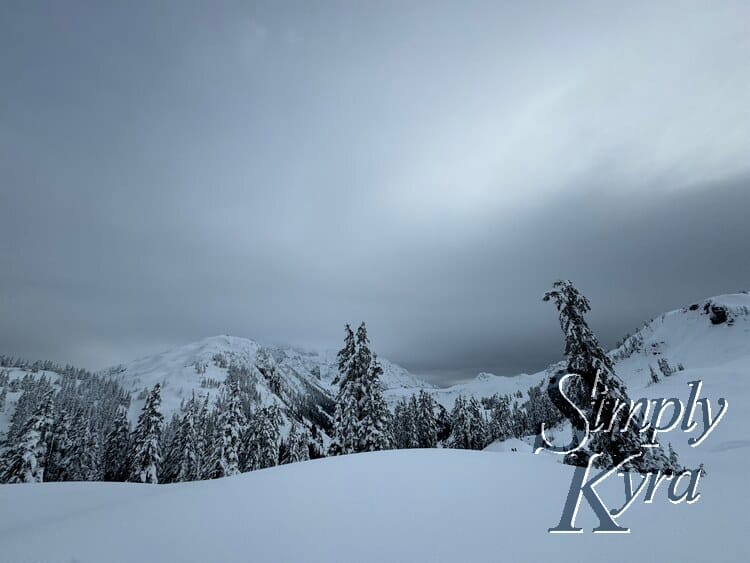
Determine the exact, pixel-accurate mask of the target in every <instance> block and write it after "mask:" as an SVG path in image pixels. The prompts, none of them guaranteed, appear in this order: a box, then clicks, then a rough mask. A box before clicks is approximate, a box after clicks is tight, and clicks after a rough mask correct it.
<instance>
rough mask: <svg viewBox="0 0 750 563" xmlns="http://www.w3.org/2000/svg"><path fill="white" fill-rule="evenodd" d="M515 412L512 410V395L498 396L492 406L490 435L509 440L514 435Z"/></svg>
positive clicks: (493, 437)
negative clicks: (513, 417)
mask: <svg viewBox="0 0 750 563" xmlns="http://www.w3.org/2000/svg"><path fill="white" fill-rule="evenodd" d="M512 416H513V414H512V413H511V410H510V397H508V396H507V395H503V396H502V397H498V399H497V401H495V404H494V406H493V408H492V421H491V422H490V436H491V438H492V440H507V439H509V438H512V437H513V419H512Z"/></svg>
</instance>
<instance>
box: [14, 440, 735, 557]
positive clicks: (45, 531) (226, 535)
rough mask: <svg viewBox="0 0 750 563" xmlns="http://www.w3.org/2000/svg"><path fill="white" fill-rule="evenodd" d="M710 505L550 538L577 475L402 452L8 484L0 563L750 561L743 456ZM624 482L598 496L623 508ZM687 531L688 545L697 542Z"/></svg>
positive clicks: (525, 458) (724, 465) (660, 502)
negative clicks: (155, 475)
mask: <svg viewBox="0 0 750 563" xmlns="http://www.w3.org/2000/svg"><path fill="white" fill-rule="evenodd" d="M712 460H713V462H712V463H711V467H712V469H711V473H710V475H709V476H707V477H706V478H705V480H704V481H702V482H701V492H702V497H701V499H700V500H699V501H698V502H697V503H696V504H693V505H687V504H684V503H683V504H679V505H673V504H670V503H669V502H668V501H667V500H666V493H665V492H662V493H661V494H658V495H657V498H656V500H655V501H654V503H653V504H650V505H648V504H643V503H642V502H639V503H637V504H635V505H634V506H633V508H632V509H631V510H629V511H628V512H627V514H626V515H625V516H623V518H622V519H621V522H622V523H623V524H625V525H628V526H630V527H631V529H632V531H631V533H630V534H628V535H593V534H591V528H592V527H593V526H594V525H595V524H596V522H595V519H594V517H593V516H592V514H591V512H590V509H589V508H588V506H586V505H585V502H584V503H583V505H582V507H581V511H580V516H579V520H578V524H579V525H581V526H583V527H584V530H585V532H584V533H583V534H581V535H551V534H548V533H547V528H549V527H551V526H554V525H556V524H557V522H558V520H559V518H560V513H561V509H562V505H563V502H564V500H565V495H566V493H567V490H568V487H569V485H570V479H571V474H572V470H571V468H570V467H568V466H564V465H561V464H559V463H558V462H557V460H556V459H555V458H553V457H552V456H551V455H544V454H542V455H536V456H535V455H533V454H530V453H523V452H520V453H519V452H513V453H511V452H506V453H498V452H476V451H461V450H402V451H389V452H378V453H371V454H358V455H351V456H343V457H338V458H327V459H322V460H317V461H312V462H306V463H299V464H293V465H286V466H279V467H275V468H272V469H268V470H264V471H256V472H253V473H246V474H243V475H240V476H237V477H232V478H227V479H219V480H215V481H204V482H193V483H184V484H179V485H163V486H162V485H155V486H154V485H151V486H149V485H134V484H108V483H54V484H40V485H5V486H2V487H0V546H2V547H1V551H0V560H1V561H8V562H11V561H12V562H32V561H45V562H55V563H57V562H60V563H70V562H73V561H75V562H77V563H104V562H108V563H119V562H123V563H125V562H127V563H144V562H163V563H166V562H174V563H190V562H195V563H206V562H212V561H215V562H222V563H231V562H243V563H246V562H248V561H254V562H258V561H288V562H301V561H316V562H326V563H330V562H339V561H342V562H343V561H346V562H359V563H365V562H383V561H404V562H410V563H414V562H421V561H445V562H457V561H556V562H567V561H570V562H581V561H608V562H611V561H712V562H716V561H747V560H749V559H750V548H748V544H747V541H746V539H747V538H746V535H747V515H746V514H747V504H748V501H750V498H749V497H748V493H747V489H746V488H745V487H744V486H741V485H744V480H745V477H746V475H747V461H748V460H747V448H733V449H727V450H724V451H723V452H721V453H720V454H718V453H715V454H712ZM621 488H622V480H621V479H619V478H617V481H612V482H607V483H605V486H604V487H602V488H601V489H600V490H601V491H603V496H604V498H605V499H612V502H613V504H614V502H615V501H616V500H617V499H620V498H621V497H622V489H621ZM686 532H687V533H686Z"/></svg>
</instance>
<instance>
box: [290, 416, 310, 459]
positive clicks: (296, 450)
mask: <svg viewBox="0 0 750 563" xmlns="http://www.w3.org/2000/svg"><path fill="white" fill-rule="evenodd" d="M286 442H287V454H286V456H285V458H284V460H283V463H297V462H299V461H307V460H308V459H310V449H309V442H310V436H309V434H308V433H307V430H303V431H302V432H301V433H300V432H297V425H296V424H295V423H294V422H292V423H291V427H290V428H289V434H288V436H287V440H286Z"/></svg>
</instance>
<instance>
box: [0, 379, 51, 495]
mask: <svg viewBox="0 0 750 563" xmlns="http://www.w3.org/2000/svg"><path fill="white" fill-rule="evenodd" d="M53 423H54V405H53V395H52V390H51V389H48V390H47V391H46V393H45V394H44V396H43V397H42V399H41V401H40V402H39V405H38V407H37V409H36V410H35V411H34V413H33V414H32V415H31V417H30V418H29V420H28V422H27V423H26V425H25V427H24V428H23V431H22V432H21V433H20V434H19V435H18V437H17V440H16V442H15V443H14V444H12V446H11V448H10V451H9V452H8V460H7V462H6V466H5V471H4V475H3V481H5V482H6V483H41V482H42V481H44V469H45V467H46V463H47V456H48V452H49V444H50V440H51V435H50V434H51V430H52V425H53Z"/></svg>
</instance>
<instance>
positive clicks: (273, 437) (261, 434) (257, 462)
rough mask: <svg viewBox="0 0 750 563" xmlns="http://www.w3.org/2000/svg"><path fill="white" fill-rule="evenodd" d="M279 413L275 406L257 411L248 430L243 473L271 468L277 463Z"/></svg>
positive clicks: (279, 439)
mask: <svg viewBox="0 0 750 563" xmlns="http://www.w3.org/2000/svg"><path fill="white" fill-rule="evenodd" d="M280 427H281V412H280V411H279V407H278V405H276V404H273V405H271V406H268V407H262V408H260V409H258V410H257V411H256V413H255V416H254V417H253V419H252V421H251V423H250V427H249V429H248V437H247V440H246V442H247V446H246V447H247V456H246V458H247V461H246V467H245V471H255V470H256V469H265V468H267V467H273V466H275V465H277V464H278V463H279V446H280V443H281V433H280Z"/></svg>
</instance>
